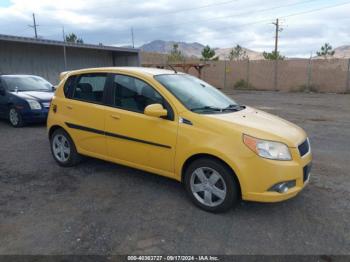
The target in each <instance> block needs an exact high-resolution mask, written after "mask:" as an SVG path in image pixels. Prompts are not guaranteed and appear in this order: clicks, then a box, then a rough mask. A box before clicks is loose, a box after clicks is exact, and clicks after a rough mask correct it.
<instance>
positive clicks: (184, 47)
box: [140, 40, 263, 60]
mask: <svg viewBox="0 0 350 262" xmlns="http://www.w3.org/2000/svg"><path fill="white" fill-rule="evenodd" d="M174 44H178V45H179V50H180V51H181V52H182V53H183V54H184V55H185V56H187V57H196V58H200V57H201V56H202V55H201V52H202V50H203V48H204V45H202V44H200V43H186V42H174V41H163V40H155V41H152V42H150V43H147V44H144V45H142V46H141V47H140V49H141V50H142V51H145V52H154V53H161V54H169V53H170V52H171V50H172V49H173V45H174ZM243 49H244V50H245V51H246V53H247V55H248V57H249V58H250V59H251V60H258V59H263V56H262V53H259V52H255V51H253V50H250V49H246V48H243ZM230 51H231V48H215V53H216V55H218V56H219V58H220V60H225V59H227V57H228V55H229V53H230Z"/></svg>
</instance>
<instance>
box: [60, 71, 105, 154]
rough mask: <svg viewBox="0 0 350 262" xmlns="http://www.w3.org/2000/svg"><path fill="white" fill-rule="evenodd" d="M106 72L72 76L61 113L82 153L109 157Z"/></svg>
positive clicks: (68, 82)
mask: <svg viewBox="0 0 350 262" xmlns="http://www.w3.org/2000/svg"><path fill="white" fill-rule="evenodd" d="M107 78H108V74H107V73H91V74H82V75H78V76H72V77H70V78H69V79H68V80H67V82H66V85H65V87H64V90H65V95H66V97H68V99H64V100H63V101H62V104H61V107H62V108H59V109H58V112H59V111H60V110H61V113H62V115H63V116H64V118H65V119H64V120H65V124H66V126H67V127H68V131H69V133H70V134H71V136H72V137H73V140H74V142H75V144H76V146H77V148H78V151H79V152H80V153H85V154H89V155H93V156H96V157H99V156H101V157H102V156H105V155H106V139H105V136H104V129H105V110H106V105H105V101H106V93H105V92H106V90H107V88H106V86H107V82H108V81H107Z"/></svg>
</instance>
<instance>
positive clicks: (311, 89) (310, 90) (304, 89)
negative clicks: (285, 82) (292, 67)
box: [291, 85, 318, 93]
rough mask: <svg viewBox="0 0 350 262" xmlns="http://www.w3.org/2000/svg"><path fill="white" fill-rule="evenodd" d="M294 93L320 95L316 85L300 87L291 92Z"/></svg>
mask: <svg viewBox="0 0 350 262" xmlns="http://www.w3.org/2000/svg"><path fill="white" fill-rule="evenodd" d="M291 91H292V92H295V93H297V92H302V93H318V88H317V86H315V85H309V86H308V85H300V86H298V87H296V88H293V89H292V90H291Z"/></svg>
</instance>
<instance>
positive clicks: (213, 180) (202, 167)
mask: <svg viewBox="0 0 350 262" xmlns="http://www.w3.org/2000/svg"><path fill="white" fill-rule="evenodd" d="M184 182H185V187H186V191H187V194H188V196H189V197H190V199H191V200H192V202H193V203H194V204H195V205H197V206H198V207H200V208H202V209H203V210H205V211H209V212H213V213H220V212H225V211H228V210H229V209H230V208H233V207H234V206H236V205H237V203H238V202H239V199H240V197H239V187H238V184H237V182H236V180H235V179H234V174H233V173H232V170H230V169H229V168H228V167H227V166H226V165H224V164H223V163H222V162H221V161H218V160H216V159H212V158H200V159H197V160H195V161H193V162H192V163H191V164H190V165H189V166H188V168H187V169H186V170H185V177H184Z"/></svg>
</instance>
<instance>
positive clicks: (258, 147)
mask: <svg viewBox="0 0 350 262" xmlns="http://www.w3.org/2000/svg"><path fill="white" fill-rule="evenodd" d="M243 142H244V144H245V145H246V146H247V147H249V148H250V149H251V150H252V151H254V152H255V153H256V154H257V155H258V156H261V157H264V158H268V159H274V160H292V156H291V154H290V152H289V149H288V147H287V146H286V145H285V144H283V143H280V142H274V141H268V140H262V139H258V138H255V137H251V136H248V135H243Z"/></svg>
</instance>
